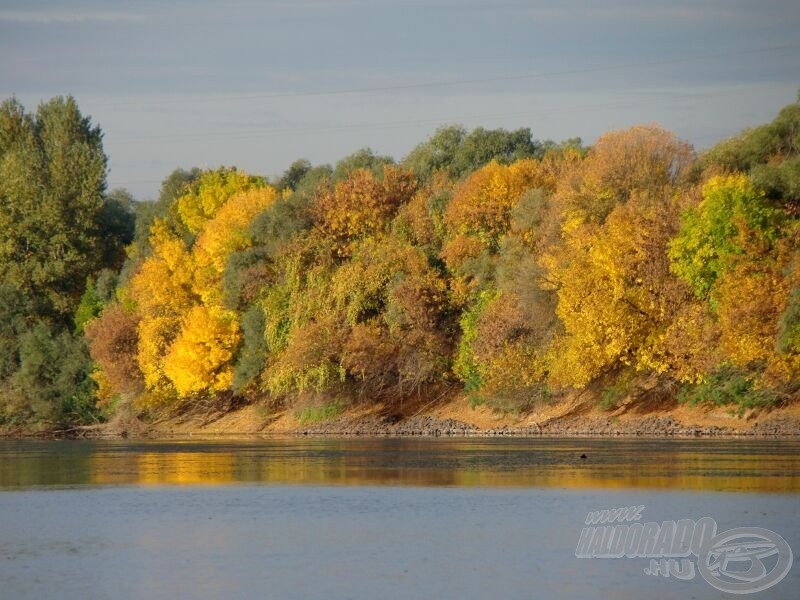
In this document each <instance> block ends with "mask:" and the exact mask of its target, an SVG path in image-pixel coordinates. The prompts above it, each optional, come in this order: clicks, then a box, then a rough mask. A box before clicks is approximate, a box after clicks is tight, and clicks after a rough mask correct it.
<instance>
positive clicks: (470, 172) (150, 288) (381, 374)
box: [86, 113, 800, 412]
mask: <svg viewBox="0 0 800 600" xmlns="http://www.w3.org/2000/svg"><path fill="white" fill-rule="evenodd" d="M787 114H789V113H787ZM787 114H784V113H781V115H782V116H781V117H780V118H781V119H783V120H786V119H789V118H792V117H791V115H792V114H795V113H791V114H789V116H787ZM769 131H773V130H772V129H770V130H769ZM791 131H793V130H791V128H787V127H783V125H782V126H781V127H778V128H776V129H775V130H774V132H773V133H775V135H774V136H773V137H771V138H769V139H770V140H772V141H771V142H770V143H773V142H774V146H775V148H776V149H773V150H769V148H767V149H766V150H765V151H764V152H763V153H762V155H759V156H761V158H759V159H753V158H752V157H753V156H754V154H753V151H752V148H753V144H755V142H753V141H752V140H750V139H749V138H747V137H746V136H747V135H748V134H743V136H744V137H740V138H737V139H738V141H736V143H733V142H725V144H723V146H724V152H723V151H722V150H720V149H719V148H717V149H714V150H712V151H711V152H708V153H705V154H703V155H701V156H699V157H698V156H697V155H696V153H695V151H694V150H693V148H692V147H691V146H690V145H688V144H687V143H685V142H683V141H681V140H679V139H678V138H676V137H675V136H674V135H673V134H671V133H670V132H668V131H665V130H664V129H662V128H660V127H658V126H656V125H647V126H637V127H633V128H631V129H627V130H623V131H615V132H610V133H607V134H606V135H604V136H602V137H601V138H600V139H598V140H597V142H596V143H595V144H594V145H593V146H592V147H591V148H589V149H588V150H587V149H585V148H582V147H580V146H579V145H576V144H574V143H570V144H563V145H556V144H552V143H550V144H542V145H536V144H531V145H530V146H528V145H525V144H522V145H520V143H518V142H519V140H517V139H516V137H515V138H514V139H515V140H516V141H515V142H514V144H511V145H508V144H506V145H505V146H503V145H501V146H502V147H504V148H505V149H506V150H505V151H504V152H503V153H501V154H498V155H496V156H489V155H487V158H486V159H485V160H483V159H482V160H481V161H480V164H479V165H476V166H474V167H470V168H469V169H466V168H465V167H464V165H465V164H467V163H468V161H467V159H466V158H465V157H467V156H483V154H481V153H480V152H477V151H476V153H471V152H467V149H468V148H467V146H464V148H461V145H464V144H466V142H465V141H464V140H467V139H468V140H471V141H469V143H470V144H472V143H477V142H475V140H478V139H483V138H482V137H481V136H484V137H485V135H488V134H489V133H491V132H485V131H482V133H481V136H477V137H475V139H474V140H473V138H472V137H469V136H467V137H464V136H465V134H464V132H460V130H442V131H440V132H438V133H437V134H436V137H435V139H432V140H431V141H430V142H429V147H428V146H421V147H419V148H417V149H415V151H414V152H413V153H412V155H410V157H409V159H408V160H406V161H405V163H404V166H403V167H401V166H396V165H394V164H391V161H390V160H389V159H388V158H386V157H380V156H376V155H374V154H373V153H371V152H366V151H364V152H361V153H358V154H356V155H353V156H352V157H349V158H348V159H346V160H345V161H343V162H342V163H340V165H338V166H337V167H336V168H335V169H333V168H330V167H327V168H323V167H311V165H310V163H307V162H302V161H301V162H299V163H296V164H295V165H293V167H292V171H291V173H288V172H287V174H286V175H285V176H284V177H283V178H281V179H280V180H278V181H277V182H276V183H275V185H274V186H273V185H270V184H268V183H267V182H266V180H265V179H263V178H259V177H252V176H249V175H247V174H245V173H243V172H241V171H237V170H235V169H220V170H216V171H207V172H204V173H201V174H199V176H198V177H197V178H196V179H194V180H193V181H191V182H190V183H189V184H188V185H187V187H186V188H185V189H184V190H183V193H182V194H180V195H179V196H177V197H176V198H175V199H174V200H173V201H172V203H171V204H170V206H169V208H168V210H166V211H164V212H163V213H162V214H161V215H160V216H159V217H158V218H155V219H153V221H152V223H151V224H150V226H149V229H148V232H147V240H146V242H147V243H146V244H144V243H140V244H139V245H138V246H137V248H139V249H138V250H136V252H134V251H133V250H131V256H132V257H133V258H131V259H130V260H134V263H135V264H134V267H135V268H132V273H133V274H132V275H131V276H130V277H129V278H127V279H125V280H123V281H122V283H121V284H120V287H119V288H118V289H117V292H116V298H115V300H113V301H112V302H110V303H108V304H106V305H105V308H104V309H103V310H102V312H101V314H100V315H99V316H98V317H97V318H95V319H94V320H93V321H90V322H89V323H88V325H87V326H86V337H87V339H88V340H89V345H90V350H91V356H92V358H93V360H94V361H95V364H96V371H95V374H94V375H93V377H94V378H95V380H96V381H97V382H98V384H99V386H100V390H101V392H100V393H101V394H104V395H105V396H106V397H112V396H114V395H128V396H133V397H136V401H137V403H138V405H139V406H140V407H143V408H158V407H175V406H181V407H191V406H193V405H196V404H202V403H207V402H208V400H209V399H213V398H215V397H221V396H226V397H227V396H230V395H231V394H239V395H242V396H245V397H255V396H258V397H259V398H267V399H268V401H269V402H275V403H283V404H285V405H292V403H294V402H296V401H298V399H303V401H306V400H307V399H308V398H309V397H313V398H317V399H319V398H322V399H327V400H329V401H333V400H335V401H336V402H337V403H342V402H356V401H360V402H375V401H380V402H384V403H388V404H391V403H395V402H403V401H404V399H407V398H410V397H416V398H420V397H424V396H426V395H430V394H432V393H434V391H437V393H438V390H440V389H451V390H452V389H462V390H463V391H464V392H465V393H466V395H467V396H468V397H469V398H470V399H471V401H472V402H473V403H481V402H486V403H488V404H490V405H491V406H493V407H495V408H497V409H499V410H504V411H516V412H519V411H528V410H535V409H536V407H537V406H539V405H540V404H541V403H546V402H548V401H550V399H551V398H554V397H558V396H559V395H564V394H566V393H568V392H569V391H571V390H581V389H595V390H600V389H604V388H608V387H609V386H611V387H613V389H614V390H619V389H623V390H628V391H630V390H633V389H634V388H635V382H636V381H639V382H641V381H645V380H647V381H648V382H650V384H651V387H652V386H653V385H657V386H661V388H659V389H666V390H672V392H671V393H672V396H673V397H675V396H678V395H681V394H682V395H681V397H686V398H691V399H692V400H691V401H693V402H694V401H696V400H697V399H698V398H700V400H699V401H705V400H704V399H705V398H728V396H726V395H725V394H724V393H721V392H720V393H716V392H715V391H714V390H716V389H717V388H719V387H720V386H722V385H723V384H724V382H725V381H728V380H734V379H735V381H739V382H741V389H743V390H747V393H746V394H745V395H744V396H743V398H744V400H742V401H741V403H740V405H741V406H742V407H748V408H757V407H760V406H765V405H768V404H774V403H776V402H788V401H790V400H791V399H792V398H794V397H796V396H797V393H798V390H799V389H800V341H799V340H800V333H799V332H800V316H799V315H800V291H799V290H800V250H798V248H800V244H799V243H798V240H799V239H800V226H799V225H798V223H799V221H798V212H797V210H796V208H795V207H796V196H795V195H794V191H793V190H795V188H794V187H793V186H794V185H795V184H796V183H797V182H796V181H794V180H791V173H793V172H794V171H792V169H791V168H790V167H786V168H783V167H780V166H779V165H780V164H782V161H795V160H797V156H796V148H797V146H796V145H795V146H792V145H791V144H788V145H787V143H783V142H780V139H778V138H780V136H781V135H784V136H787V135H791ZM787 132H788V133H787ZM519 135H521V134H520V133H519V132H516V133H515V136H517V137H518V136H519ZM775 136H777V138H775ZM490 137H491V136H490ZM501 137H502V136H501ZM451 138H452V139H451ZM776 139H777V140H778V141H776ZM459 140H460V141H459ZM450 142H452V144H450ZM448 144H449V145H448ZM453 144H455V146H453ZM459 144H461V145H459ZM440 146H441V148H440ZM450 146H453V148H455V149H453V150H452V152H451V154H452V155H453V156H454V157H456V156H457V157H459V158H458V160H459V161H461V162H459V164H458V165H455V164H452V165H451V164H448V163H447V158H446V157H447V156H448V155H447V153H445V154H441V152H439V150H442V148H445V149H447V148H450ZM437 148H438V149H439V150H437ZM509 148H511V149H512V150H513V149H515V148H516V150H514V151H513V152H512V151H511V150H509ZM787 148H788V150H787ZM792 148H794V150H792ZM451 149H452V148H451ZM520 149H521V150H520ZM517 150H519V152H520V153H521V154H520V156H522V157H521V158H518V159H517ZM523 150H524V152H523ZM437 152H438V153H437ZM442 152H443V150H442ZM737 152H739V153H741V154H742V156H740V157H738V158H737V154H736V153H737ZM745 154H746V156H745ZM453 160H456V159H455V158H453ZM476 160H477V159H476ZM465 161H467V162H465ZM737 161H738V162H737ZM759 161H760V162H759ZM462 163H463V164H462ZM792 164H793V163H792ZM737 165H740V166H737ZM760 165H761V166H763V165H769V168H768V169H767V168H766V167H765V168H764V169H762V168H761V166H760ZM776 165H778V166H776ZM413 168H418V169H419V171H420V172H419V174H415V173H414V172H413V171H412V170H411V169H413ZM770 177H771V179H769V178H770ZM787 177H788V178H789V179H786V178H787ZM759 178H760V179H759ZM759 182H762V183H759ZM764 182H768V183H769V185H766V184H765V183H764ZM779 184H780V185H779ZM782 190H783V191H782ZM787 190H788V191H787ZM141 248H146V252H144V254H142V251H141ZM731 378H733V379H731ZM631 382H634V383H631ZM653 382H655V383H653ZM626 386H628V387H626ZM715 386H716V387H715ZM629 388H630V390H629ZM726 389H727V388H726ZM678 390H683V391H681V392H680V393H678ZM717 391H718V390H717ZM615 393H616V392H615ZM625 393H627V391H625ZM631 393H633V392H631ZM724 402H728V400H724ZM731 402H739V401H738V400H736V399H734V400H731Z"/></svg>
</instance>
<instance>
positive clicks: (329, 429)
mask: <svg viewBox="0 0 800 600" xmlns="http://www.w3.org/2000/svg"><path fill="white" fill-rule="evenodd" d="M294 434H295V435H305V436H375V437H385V436H389V437H394V436H396V437H403V436H422V437H438V436H463V437H534V436H536V437H538V436H553V437H583V436H599V437H722V436H727V437H800V422H798V420H797V419H794V418H790V417H788V416H783V415H782V416H776V417H774V418H767V419H764V420H763V421H755V422H753V423H752V424H751V425H750V426H749V427H746V428H744V429H736V428H733V427H728V426H718V425H711V426H687V425H684V424H682V423H680V422H679V421H678V420H676V419H675V418H674V417H672V416H657V415H649V416H644V417H634V418H629V419H627V420H625V421H619V420H616V419H614V418H603V417H574V418H566V419H553V420H550V421H547V422H544V423H541V424H534V425H528V426H524V427H515V426H502V427H497V428H488V429H482V428H479V427H477V426H475V425H473V424H470V423H465V422H462V421H458V420H455V419H438V418H436V417H432V416H428V415H418V416H412V417H408V418H404V419H401V420H396V421H393V420H391V419H384V418H379V417H374V416H370V417H360V418H356V419H348V418H343V419H336V420H332V421H327V422H324V423H316V424H314V425H309V426H305V427H301V428H299V429H297V430H296V431H295V432H294Z"/></svg>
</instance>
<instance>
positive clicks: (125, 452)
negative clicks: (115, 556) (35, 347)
mask: <svg viewBox="0 0 800 600" xmlns="http://www.w3.org/2000/svg"><path fill="white" fill-rule="evenodd" d="M798 450H800V441H798V440H630V439H622V440H619V439H618V440H599V439H579V440H575V439H572V440H563V439H497V438H488V439H487V438H480V439H462V438H459V439H396V438H390V439H317V438H281V439H257V440H256V439H248V440H236V441H230V440H210V441H209V440H205V441H166V442H164V441H161V442H138V441H137V442H131V441H30V440H22V441H14V440H3V441H0V487H2V488H20V487H29V486H40V485H48V486H53V485H55V486H61V485H68V486H71V485H85V484H89V485H124V484H142V485H147V484H227V483H236V482H265V483H266V482H281V483H315V484H346V485H360V484H370V485H376V484H390V485H394V484H399V485H423V486H491V487H565V488H674V489H694V490H727V491H762V492H763V491H769V492H798V491H800V457H799V456H798ZM584 453H585V454H586V455H587V458H586V459H581V458H580V455H581V454H584Z"/></svg>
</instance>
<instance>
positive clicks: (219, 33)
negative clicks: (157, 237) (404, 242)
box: [0, 0, 800, 199]
mask: <svg viewBox="0 0 800 600" xmlns="http://www.w3.org/2000/svg"><path fill="white" fill-rule="evenodd" d="M798 31H800V2H797V0H751V1H744V0H691V1H689V0H673V1H670V2H662V1H649V2H632V1H628V0H609V1H606V2H600V1H594V2H591V1H583V2H580V1H577V0H554V1H541V2H539V1H533V0H529V1H523V0H496V1H489V0H265V1H261V2H257V1H255V0H249V1H248V0H229V1H224V2H222V1H216V2H212V1H209V0H191V1H189V0H185V1H184V0H180V1H174V2H169V1H167V0H162V1H158V2H151V1H135V0H128V1H121V0H87V1H82V2H53V1H49V2H41V1H38V0H0V98H7V97H10V96H12V95H15V96H16V97H17V98H18V99H19V100H20V101H21V102H22V103H23V104H24V105H25V106H26V107H27V108H28V109H29V110H35V108H36V106H37V105H38V103H39V102H41V101H44V100H47V99H49V98H51V97H53V96H56V95H61V94H71V95H73V96H74V97H75V98H76V100H77V101H78V104H79V106H80V108H81V111H82V112H83V113H84V114H85V115H89V116H90V117H91V118H92V122H93V123H95V124H99V125H100V127H101V128H102V130H103V132H104V146H105V150H106V153H107V154H108V156H109V188H115V187H125V188H127V189H128V190H129V191H131V192H132V193H133V194H134V195H135V196H136V197H137V198H139V199H145V198H155V197H157V195H158V190H159V187H160V182H161V181H162V180H163V179H164V178H165V177H166V176H167V175H168V174H169V173H170V172H171V171H172V170H173V169H175V168H176V167H183V168H191V167H194V166H198V167H202V168H215V167H218V166H221V165H225V166H234V165H235V166H237V167H240V168H243V169H245V170H246V171H248V172H251V173H256V174H262V175H267V176H275V175H279V174H280V173H281V172H283V171H284V170H285V169H286V168H287V167H288V166H289V164H291V163H292V162H293V161H294V160H295V159H298V158H307V159H309V160H310V161H311V162H312V163H314V164H319V163H333V162H335V161H336V160H338V159H340V158H342V157H344V156H346V155H347V154H350V153H352V152H354V151H356V150H358V149H359V148H363V147H371V148H372V149H373V150H375V151H376V152H378V153H380V154H389V155H392V156H394V157H395V158H397V159H400V158H402V157H403V156H404V155H405V154H406V153H407V152H408V151H409V150H410V149H411V148H412V147H413V146H414V145H416V144H417V143H419V142H421V141H424V140H425V139H426V138H427V137H428V136H429V135H431V134H432V133H433V132H434V131H435V130H436V128H437V127H440V126H442V125H448V124H454V123H459V124H462V125H464V126H466V127H468V128H473V127H477V126H483V127H487V128H495V127H505V128H507V129H516V128H519V127H529V128H530V129H531V131H532V133H533V136H534V137H535V138H538V139H553V140H562V139H566V138H572V137H581V138H582V139H583V140H584V141H585V142H587V143H591V142H592V141H594V140H595V139H596V138H597V137H598V136H599V135H602V134H603V133H604V132H606V131H609V130H613V129H620V128H625V127H629V126H632V125H635V124H639V123H653V122H655V123H659V124H660V125H662V126H664V127H666V128H668V129H670V130H672V131H674V132H675V133H676V134H677V135H679V136H680V137H682V138H683V139H686V140H688V141H689V142H691V143H692V144H694V145H695V147H696V148H698V149H702V148H706V147H708V146H710V145H712V144H713V143H715V142H716V141H718V140H720V139H722V138H724V137H727V136H730V135H733V134H735V133H736V132H738V131H740V130H741V129H743V128H745V127H749V126H754V125H758V124H760V123H764V122H767V121H769V120H771V119H772V117H773V116H774V115H775V114H776V112H777V111H778V110H779V109H780V107H782V106H784V105H786V104H789V103H791V102H793V101H794V100H795V99H796V98H797V95H798V89H800V36H798V34H797V32H798Z"/></svg>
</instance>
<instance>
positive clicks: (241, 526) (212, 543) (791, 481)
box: [0, 438, 800, 599]
mask: <svg viewBox="0 0 800 600" xmlns="http://www.w3.org/2000/svg"><path fill="white" fill-rule="evenodd" d="M581 454H586V456H587V458H586V459H581V458H580V455H581ZM0 490H1V491H0V598H184V597H185V598H531V599H534V598H619V599H623V598H630V599H637V598H734V597H736V596H731V595H726V594H723V593H722V592H720V591H718V590H715V589H714V588H713V587H711V586H709V584H707V583H706V582H705V581H704V580H702V579H701V578H700V577H699V576H698V577H696V578H695V579H693V580H689V581H680V580H678V579H675V578H664V577H653V576H647V575H645V574H644V572H643V571H644V568H645V567H647V566H648V564H649V561H647V560H645V559H627V558H623V559H616V560H601V559H595V560H586V559H576V558H575V546H576V543H577V541H578V537H579V535H580V532H581V528H582V527H584V526H585V525H584V520H585V518H586V514H587V513H588V512H589V511H594V510H600V509H604V508H615V507H620V506H629V505H639V504H642V505H645V507H646V508H645V511H644V517H645V520H648V521H659V522H660V521H664V520H668V519H675V520H678V519H683V518H691V519H695V520H696V519H698V518H700V517H703V516H710V517H713V518H714V519H715V520H716V521H717V523H718V524H719V527H720V530H725V529H729V528H733V527H743V526H753V527H763V528H767V529H771V530H773V531H776V532H778V533H780V535H782V536H783V537H784V538H785V539H786V541H787V542H788V543H789V545H790V546H791V547H792V548H793V549H794V551H795V554H797V553H800V518H798V517H800V510H798V509H800V441H791V440H783V441H770V440H697V441H695V440H692V441H680V440H667V441H663V440H658V441H653V440H589V439H586V440H558V439H532V440H526V439H416V440H413V439H333V440H330V439H329V440H325V439H306V438H301V439H297V438H291V439H266V440H252V439H250V440H232V441H227V440H225V441H221V440H212V441H170V442H124V441H113V442H99V441H91V442H90V441H71V442H67V441H64V442H40V441H8V440H5V441H0ZM799 589H800V567H798V566H797V565H795V566H794V567H793V569H792V570H791V571H790V572H789V575H788V576H787V577H786V579H784V580H783V581H782V582H781V583H780V584H778V585H777V586H775V587H773V588H770V589H769V590H766V591H765V592H763V593H762V594H761V595H759V594H756V595H750V596H739V597H764V598H798V597H800V592H798V591H797V590H799Z"/></svg>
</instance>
